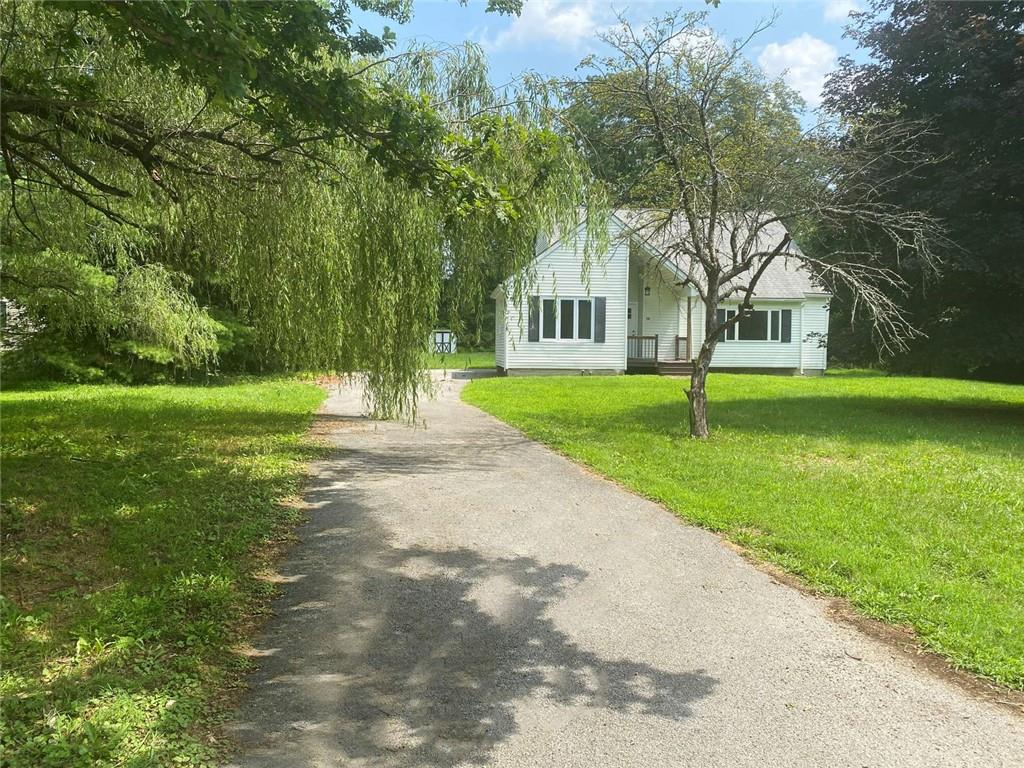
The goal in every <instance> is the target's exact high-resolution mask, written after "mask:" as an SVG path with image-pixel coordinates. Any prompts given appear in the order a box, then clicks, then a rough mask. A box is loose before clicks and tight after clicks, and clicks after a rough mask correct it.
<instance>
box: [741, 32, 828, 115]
mask: <svg viewBox="0 0 1024 768" xmlns="http://www.w3.org/2000/svg"><path fill="white" fill-rule="evenodd" d="M757 63H758V64H760V65H761V68H762V69H764V71H765V72H767V73H768V74H769V75H773V76H774V75H782V78H783V79H784V80H785V81H786V83H787V84H788V85H789V86H790V87H791V88H793V89H794V90H796V91H797V92H798V93H799V94H800V95H801V96H803V97H804V101H806V102H807V105H808V106H809V107H812V108H813V107H817V106H818V105H819V104H821V89H822V86H824V85H825V76H826V75H827V74H828V73H829V72H831V71H832V69H833V68H834V67H835V64H836V49H835V48H834V47H833V46H831V45H829V44H828V43H826V42H825V41H824V40H820V39H818V38H817V37H814V36H812V35H809V34H807V33H806V32H804V34H802V35H800V37H794V38H793V39H792V40H790V41H789V42H788V43H783V44H781V45H780V44H779V43H769V44H768V45H766V46H765V47H764V50H763V51H761V55H760V56H759V57H758V59H757Z"/></svg>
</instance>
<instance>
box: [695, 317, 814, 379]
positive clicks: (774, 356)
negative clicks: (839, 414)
mask: <svg viewBox="0 0 1024 768" xmlns="http://www.w3.org/2000/svg"><path fill="white" fill-rule="evenodd" d="M721 306H722V308H723V309H736V307H737V304H735V303H732V304H730V303H723V304H722V305H721ZM800 307H801V305H800V303H798V302H783V301H773V302H767V301H764V302H756V303H755V304H754V308H755V309H791V310H793V325H792V335H791V336H790V338H791V339H792V341H791V342H790V343H788V344H783V343H782V342H781V341H738V340H733V341H725V342H719V344H718V346H717V347H715V356H714V357H712V358H711V367H712V368H800V340H801V338H802V331H801V327H800V315H801V312H800ZM703 343H704V303H703V302H701V301H694V306H693V355H694V357H696V356H697V353H698V352H699V351H700V345H701V344H703Z"/></svg>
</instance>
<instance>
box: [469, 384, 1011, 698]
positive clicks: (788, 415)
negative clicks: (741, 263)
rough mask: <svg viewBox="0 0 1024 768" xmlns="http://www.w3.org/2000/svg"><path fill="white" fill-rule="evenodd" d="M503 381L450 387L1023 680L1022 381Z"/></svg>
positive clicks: (943, 648) (931, 639)
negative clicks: (706, 414) (695, 403)
mask: <svg viewBox="0 0 1024 768" xmlns="http://www.w3.org/2000/svg"><path fill="white" fill-rule="evenodd" d="M682 387H683V382H681V381H680V380H676V379H669V378H658V377H650V376H627V377H607V378H597V377H595V378H589V377H574V378H502V379H490V380H481V381H474V382H472V383H471V384H470V385H469V386H468V387H467V388H466V389H465V391H464V394H463V397H464V399H465V400H466V401H467V402H469V403H472V404H474V405H477V406H479V407H480V408H483V409H484V410H486V411H488V412H490V413H493V414H494V415H496V416H498V417H499V418H501V419H503V420H504V421H507V422H508V423H510V424H512V425H514V426H516V427H518V428H520V429H521V430H523V432H525V433H526V434H527V435H529V436H531V437H534V438H537V439H538V440H541V441H543V442H545V443H548V444H550V445H551V446H553V447H555V448H556V449H558V450H559V451H562V452H563V453H565V454H567V455H569V456H571V457H573V458H575V459H578V460H580V461H582V462H584V463H586V464H588V465H590V466H592V467H593V468H594V469H596V470H597V471H599V472H601V473H603V474H605V475H606V476H608V477H610V478H613V479H615V480H618V481H620V482H622V483H623V484H624V485H626V486H628V487H629V488H631V489H633V490H635V491H637V492H639V493H641V494H643V495H645V496H648V497H650V498H652V499H655V500H657V501H660V502H662V503H664V504H665V505H666V506H668V507H669V508H670V509H672V510H674V511H675V512H676V513H678V514H679V515H680V516H681V517H683V518H685V519H686V520H689V521H692V522H694V523H697V524H699V525H702V526H705V527H707V528H710V529H713V530H716V531H721V532H723V533H724V534H725V535H726V536H727V537H729V538H730V539H732V540H734V541H736V542H738V543H740V544H742V545H743V546H745V547H746V548H748V549H749V550H751V551H752V552H754V553H756V554H757V555H758V556H761V557H763V558H765V559H767V560H770V561H772V562H774V563H776V564H778V565H781V566H782V567H784V568H786V569H788V570H789V571H791V572H793V573H796V574H798V575H800V576H801V577H803V579H804V580H805V581H806V582H808V583H809V584H811V585H813V586H814V587H816V588H817V589H819V590H821V591H823V592H825V593H828V594H834V595H843V596H845V597H847V598H849V599H850V600H851V601H852V603H853V605H854V606H856V608H857V609H859V610H860V611H861V612H863V613H864V614H867V615H869V616H872V617H875V618H879V619H883V620H885V621H889V622H892V623H895V624H900V625H909V626H911V627H913V629H914V630H916V632H917V633H918V635H919V636H920V638H921V640H922V641H923V642H924V643H925V644H926V645H927V646H929V647H930V648H933V649H935V650H936V651H938V652H940V653H942V654H944V655H945V656H946V657H948V658H949V659H950V661H951V662H952V663H953V664H954V665H956V666H958V667H961V668H964V669H969V670H972V671H974V672H976V673H979V674H981V675H984V676H986V677H989V678H991V679H993V680H995V681H998V682H1000V683H1002V684H1004V685H1007V686H1010V687H1012V688H1016V689H1024V387H1014V386H1006V385H996V384H982V383H977V382H966V381H951V380H941V379H923V378H897V377H883V376H875V375H829V376H826V377H822V378H817V379H803V378H783V377H774V376H737V375H725V374H712V376H711V380H710V383H709V387H708V393H709V399H710V406H709V407H710V415H711V422H712V430H713V435H712V437H711V439H709V440H707V441H695V440H691V439H690V438H689V437H687V411H686V404H685V400H684V396H683V392H682Z"/></svg>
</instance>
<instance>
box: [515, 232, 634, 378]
mask: <svg viewBox="0 0 1024 768" xmlns="http://www.w3.org/2000/svg"><path fill="white" fill-rule="evenodd" d="M609 226H610V227H612V230H613V231H612V241H611V246H610V247H609V250H608V252H607V253H606V254H605V255H604V257H603V258H602V259H601V261H600V262H595V263H593V264H591V266H590V274H589V281H587V282H585V281H584V279H583V275H582V251H583V241H582V237H583V235H582V233H583V231H584V230H583V228H582V227H581V228H580V229H579V230H578V232H579V233H580V234H579V237H575V236H570V237H566V238H563V239H562V240H561V241H560V242H558V243H557V244H555V245H554V246H553V247H551V248H550V249H548V251H547V252H545V253H543V254H542V255H541V256H540V257H539V258H538V259H537V261H536V263H535V268H534V273H535V275H534V281H533V284H532V285H531V287H530V288H529V289H528V290H526V291H524V294H525V295H524V296H523V300H522V302H520V303H519V305H516V304H515V303H513V302H512V301H511V300H509V302H508V311H507V314H506V318H507V319H506V322H505V323H504V325H505V339H506V341H507V348H506V349H505V352H504V355H505V360H506V362H507V365H506V367H507V368H509V369H511V370H515V369H523V368H525V369H567V370H583V369H587V370H613V371H621V370H624V369H625V367H626V283H627V278H626V272H627V269H628V267H629V244H628V243H627V242H626V241H624V240H622V239H620V238H619V237H618V236H617V235H618V229H619V225H618V224H617V223H615V222H614V221H610V223H609ZM529 296H542V297H549V298H559V299H571V298H584V297H596V296H603V297H605V301H606V304H605V341H604V343H600V344H599V343H597V342H594V341H592V340H583V341H575V340H566V341H562V340H555V339H544V338H541V339H540V341H534V342H531V341H528V340H527V330H528V314H529ZM496 346H497V342H496Z"/></svg>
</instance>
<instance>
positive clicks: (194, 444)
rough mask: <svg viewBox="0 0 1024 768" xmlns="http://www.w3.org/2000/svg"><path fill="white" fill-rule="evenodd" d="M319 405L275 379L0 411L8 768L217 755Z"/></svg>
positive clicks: (310, 391) (82, 394) (306, 390)
mask: <svg viewBox="0 0 1024 768" xmlns="http://www.w3.org/2000/svg"><path fill="white" fill-rule="evenodd" d="M322 398H323V393H322V392H321V390H320V389H318V388H317V387H314V386H312V385H309V384H301V383H296V382H289V381H262V382H248V383H237V384H232V385H226V386H213V387H186V386H173V387H172V386H168V387H138V388H127V387H118V386H58V387H53V388H46V389H38V390H31V391H16V392H4V393H3V394H2V395H0V409H2V410H0V417H2V427H3V456H2V458H3V461H2V473H3V475H2V479H3V487H2V491H3V494H2V496H3V518H4V519H3V593H4V596H5V597H4V598H3V600H2V602H0V608H2V622H3V647H2V653H3V662H4V664H3V671H2V676H0V697H2V699H3V712H2V714H3V729H2V730H3V735H2V739H3V749H4V756H3V760H2V762H3V764H4V765H5V766H11V768H21V767H24V768H30V767H31V768H45V767H47V766H54V767H56V766H61V767H64V766H114V765H117V766H128V765H130V766H149V765H171V764H172V763H173V764H196V763H203V762H206V761H209V760H211V759H212V757H213V756H214V755H215V754H216V753H217V751H218V749H217V745H216V744H215V743H214V742H213V741H212V736H211V734H212V733H213V730H212V727H211V726H213V725H214V720H215V718H216V716H217V714H218V712H219V711H220V710H221V708H222V707H223V705H224V704H225V702H226V701H227V700H228V699H227V697H226V695H225V694H226V693H227V692H228V691H229V690H230V687H231V686H232V685H234V684H236V683H237V681H238V679H239V676H240V675H241V674H242V672H243V671H244V669H245V665H246V662H245V661H244V656H242V655H239V654H238V653H236V652H233V651H234V650H237V649H235V648H234V646H235V645H236V644H237V643H239V642H240V641H241V640H243V639H244V637H245V635H246V627H247V623H249V622H251V620H252V618H253V616H254V614H256V613H258V611H259V610H260V609H261V607H262V606H263V605H264V604H265V602H266V600H267V598H268V596H269V594H270V592H271V591H272V586H271V585H270V584H269V583H268V582H267V581H265V580H260V579H258V578H256V573H257V571H258V570H259V569H260V568H261V567H262V566H264V565H265V564H266V562H267V554H268V550H270V549H271V548H272V544H273V542H274V541H275V540H276V539H278V538H279V537H280V536H281V535H282V534H283V533H285V532H286V531H288V530H289V528H290V527H291V526H292V525H293V524H294V523H295V521H296V520H297V518H298V516H299V514H300V513H299V512H298V509H297V507H296V505H294V504H291V505H288V504H281V503H279V502H281V500H284V499H287V498H288V497H289V496H291V495H293V494H294V493H295V492H296V490H297V489H298V487H299V484H300V482H301V478H302V476H303V472H304V468H303V466H304V462H306V461H307V460H308V459H309V458H310V457H311V456H313V455H316V454H317V453H318V452H319V450H320V449H318V448H316V447H315V446H314V445H313V444H312V443H311V442H310V441H309V440H308V438H306V437H305V433H306V428H307V426H308V425H309V423H310V418H311V415H312V413H313V411H314V410H315V409H316V407H317V405H318V404H319V403H320V401H321V400H322Z"/></svg>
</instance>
